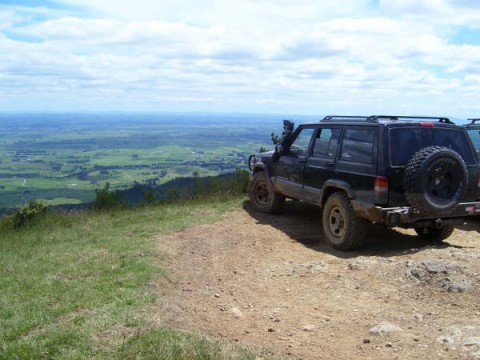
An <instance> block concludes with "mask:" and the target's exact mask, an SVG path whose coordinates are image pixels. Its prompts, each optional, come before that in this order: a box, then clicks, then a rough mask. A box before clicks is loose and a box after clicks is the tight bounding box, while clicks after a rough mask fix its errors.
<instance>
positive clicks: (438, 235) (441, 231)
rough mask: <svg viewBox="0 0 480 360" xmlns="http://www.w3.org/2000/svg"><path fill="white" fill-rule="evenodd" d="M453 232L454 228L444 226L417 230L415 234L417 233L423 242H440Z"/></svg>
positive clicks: (448, 225)
mask: <svg viewBox="0 0 480 360" xmlns="http://www.w3.org/2000/svg"><path fill="white" fill-rule="evenodd" d="M453 230H455V226H453V225H452V224H447V225H444V226H442V227H440V228H436V227H427V228H417V229H415V232H416V233H417V235H418V236H420V238H422V239H423V240H425V241H430V242H440V241H443V240H445V239H447V238H448V237H449V236H450V235H452V233H453Z"/></svg>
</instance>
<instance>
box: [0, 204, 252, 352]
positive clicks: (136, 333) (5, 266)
mask: <svg viewBox="0 0 480 360" xmlns="http://www.w3.org/2000/svg"><path fill="white" fill-rule="evenodd" d="M242 200H243V199H241V198H238V197H237V198H232V199H228V200H223V201H215V200H209V201H205V200H203V201H202V203H200V202H189V203H181V204H171V205H163V206H155V207H148V208H141V209H136V210H116V211H109V212H97V213H95V212H86V213H77V214H55V213H47V214H45V215H44V216H43V217H42V218H39V219H36V220H35V221H34V222H33V223H31V224H29V225H28V226H26V227H24V228H21V229H19V230H16V231H14V230H12V229H10V228H9V227H7V224H6V222H5V221H3V223H1V225H0V226H1V228H0V234H1V238H0V288H1V289H2V291H1V292H0V359H34V358H35V359H36V358H59V359H81V358H131V359H133V358H157V359H158V358H159V359H229V358H235V359H237V358H240V359H251V358H255V352H254V351H251V350H247V349H245V348H240V347H231V346H230V345H228V344H224V343H220V342H218V341H217V340H212V339H206V338H202V337H198V336H194V335H191V334H186V333H183V332H179V331H177V330H175V329H164V328H157V327H156V326H155V325H154V324H153V323H152V322H151V321H150V319H149V318H146V317H145V311H142V310H145V309H147V308H148V306H149V305H150V304H152V303H153V302H154V301H155V300H156V295H155V293H154V292H153V290H152V288H151V286H150V284H152V282H154V281H156V279H159V278H160V277H162V276H164V274H163V270H162V269H161V268H159V266H158V264H159V261H158V259H159V257H160V258H161V257H162V254H161V253H159V252H158V250H157V246H156V244H155V242H154V241H153V238H154V236H155V235H158V234H164V233H168V232H170V231H173V230H175V229H181V228H185V227H187V226H190V225H192V224H196V223H207V222H214V221H217V220H218V219H220V217H221V215H222V214H223V213H225V212H226V211H228V210H230V209H232V208H235V207H238V206H239V204H240V202H241V201H242ZM199 211H201V212H202V213H203V214H206V215H205V216H203V217H199V216H198V213H199ZM195 214H197V216H195ZM155 354H157V355H155Z"/></svg>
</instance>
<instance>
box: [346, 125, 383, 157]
mask: <svg viewBox="0 0 480 360" xmlns="http://www.w3.org/2000/svg"><path fill="white" fill-rule="evenodd" d="M374 139H375V130H374V129H347V130H345V134H344V136H343V143H342V154H341V159H342V160H347V161H353V162H360V163H365V164H371V163H372V162H373V144H374Z"/></svg>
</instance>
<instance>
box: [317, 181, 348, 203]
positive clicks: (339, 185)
mask: <svg viewBox="0 0 480 360" xmlns="http://www.w3.org/2000/svg"><path fill="white" fill-rule="evenodd" d="M339 191H340V192H343V193H345V194H346V195H347V197H348V198H349V199H350V200H352V199H355V193H354V191H353V189H352V187H351V186H350V184H348V183H347V182H345V181H341V180H327V181H326V182H325V184H324V186H323V188H322V192H321V193H320V206H321V207H323V206H324V205H325V202H326V201H327V199H328V198H329V196H330V195H332V194H333V193H335V192H339Z"/></svg>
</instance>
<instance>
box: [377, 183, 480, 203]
mask: <svg viewBox="0 0 480 360" xmlns="http://www.w3.org/2000/svg"><path fill="white" fill-rule="evenodd" d="M479 181H480V179H479ZM374 196H375V199H374V201H375V204H386V203H388V178H386V177H385V176H377V177H376V178H375V195H374Z"/></svg>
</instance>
